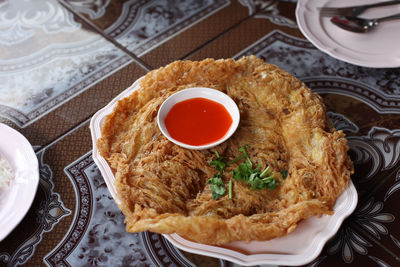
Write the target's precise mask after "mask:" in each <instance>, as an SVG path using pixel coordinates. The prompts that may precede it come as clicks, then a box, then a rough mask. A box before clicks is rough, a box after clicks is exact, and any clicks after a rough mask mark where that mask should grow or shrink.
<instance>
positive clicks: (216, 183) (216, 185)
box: [207, 174, 226, 199]
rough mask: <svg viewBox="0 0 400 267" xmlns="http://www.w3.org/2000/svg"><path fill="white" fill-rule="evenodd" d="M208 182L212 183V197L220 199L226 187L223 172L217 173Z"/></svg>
mask: <svg viewBox="0 0 400 267" xmlns="http://www.w3.org/2000/svg"><path fill="white" fill-rule="evenodd" d="M207 184H211V187H210V189H211V192H212V199H218V198H220V197H222V196H223V195H224V194H225V192H226V188H225V186H224V181H223V180H222V175H221V174H215V175H214V176H213V177H212V178H210V179H209V180H208V181H207Z"/></svg>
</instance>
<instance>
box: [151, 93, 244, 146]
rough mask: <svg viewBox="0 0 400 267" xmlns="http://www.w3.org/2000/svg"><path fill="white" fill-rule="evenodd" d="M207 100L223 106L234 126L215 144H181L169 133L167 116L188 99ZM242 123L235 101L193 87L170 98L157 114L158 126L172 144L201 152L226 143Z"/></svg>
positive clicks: (222, 94)
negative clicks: (166, 123)
mask: <svg viewBox="0 0 400 267" xmlns="http://www.w3.org/2000/svg"><path fill="white" fill-rule="evenodd" d="M198 97H201V98H206V99H209V100H212V101H215V102H217V103H219V104H221V105H223V106H224V107H225V108H226V110H227V111H228V112H229V114H230V115H231V117H232V124H231V126H230V128H229V129H228V131H227V132H226V134H225V135H224V136H223V137H222V138H220V139H218V140H217V141H215V142H212V143H209V144H205V145H201V146H193V145H188V144H185V143H182V142H179V141H178V140H176V139H174V138H172V137H171V136H170V134H169V133H168V130H167V127H166V126H165V117H166V116H167V114H168V112H169V111H170V110H171V108H172V107H173V106H174V105H175V104H176V103H179V102H182V101H184V100H187V99H191V98H198ZM239 121H240V113H239V108H238V106H237V105H236V103H235V101H233V100H232V98H230V97H229V96H228V95H227V94H224V93H223V92H221V91H218V90H215V89H211V88H207V87H193V88H188V89H184V90H182V91H179V92H177V93H175V94H173V95H171V96H170V97H168V98H167V99H166V100H165V101H164V103H162V105H161V107H160V109H159V110H158V114H157V124H158V127H159V128H160V131H161V132H162V133H163V135H164V136H165V137H166V138H168V140H170V141H171V142H173V143H175V144H177V145H179V146H181V147H184V148H187V149H194V150H201V149H209V148H211V147H214V146H217V145H219V144H221V143H222V142H224V141H226V140H227V139H228V138H229V137H231V136H232V134H233V133H234V132H235V131H236V129H237V127H238V125H239Z"/></svg>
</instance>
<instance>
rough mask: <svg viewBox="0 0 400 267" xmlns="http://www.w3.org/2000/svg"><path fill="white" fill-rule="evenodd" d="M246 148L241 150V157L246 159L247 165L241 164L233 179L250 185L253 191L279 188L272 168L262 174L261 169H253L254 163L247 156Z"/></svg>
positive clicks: (234, 172) (234, 171)
mask: <svg viewBox="0 0 400 267" xmlns="http://www.w3.org/2000/svg"><path fill="white" fill-rule="evenodd" d="M246 148H247V147H246V146H243V147H241V148H240V149H239V151H240V152H242V155H241V156H240V157H242V158H245V159H246V161H245V163H240V164H239V166H238V168H237V169H236V170H233V171H232V173H233V178H235V179H236V180H238V181H243V182H245V183H246V184H249V185H250V189H252V190H255V189H264V188H268V189H270V190H272V189H275V188H276V187H277V186H278V182H277V181H276V180H275V178H274V176H273V174H272V172H271V170H270V167H269V166H268V167H267V168H265V169H264V170H263V171H262V172H261V170H260V168H259V167H256V168H253V163H252V162H251V160H250V158H249V156H248V154H247V151H246Z"/></svg>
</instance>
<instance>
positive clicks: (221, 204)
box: [98, 56, 353, 244]
mask: <svg viewBox="0 0 400 267" xmlns="http://www.w3.org/2000/svg"><path fill="white" fill-rule="evenodd" d="M140 86H141V88H140V89H139V90H137V91H135V92H134V93H133V94H132V95H130V96H129V97H127V98H125V99H123V100H120V101H119V102H118V104H117V106H116V108H115V110H114V111H113V113H112V114H110V115H108V116H107V117H106V120H105V123H104V126H103V129H102V138H101V139H99V140H98V146H99V149H100V152H101V155H102V156H103V157H104V158H105V159H106V160H107V161H108V163H109V164H110V166H111V168H112V169H113V171H114V175H115V177H116V187H117V191H118V195H119V197H120V199H121V201H122V204H121V205H120V208H121V209H122V211H123V213H124V215H125V216H126V224H127V230H128V231H130V232H138V231H144V230H150V231H154V232H158V233H178V234H180V235H182V236H184V237H186V238H188V239H191V240H194V241H196V242H200V243H207V244H223V243H227V242H230V241H236V240H246V241H250V240H269V239H272V238H276V237H279V236H283V235H286V234H287V233H289V232H291V231H293V230H294V229H295V228H296V225H297V223H299V222H300V221H301V220H302V219H305V218H309V217H311V216H315V215H317V216H320V215H322V214H331V213H332V208H333V206H334V204H335V201H336V199H337V197H338V196H339V195H340V194H341V192H342V191H343V190H344V188H345V187H346V186H347V184H348V182H349V179H350V175H351V173H352V172H353V166H352V163H351V161H350V159H349V158H348V156H347V150H348V147H347V141H346V139H345V138H344V134H343V133H342V132H341V131H335V130H334V129H333V128H332V127H331V126H330V125H329V124H328V122H327V120H326V112H325V107H324V105H323V102H322V100H321V98H320V97H319V96H318V95H316V94H313V93H312V92H311V91H310V90H309V89H308V88H307V87H306V86H305V85H304V84H303V83H301V82H300V81H299V80H298V79H296V78H295V77H293V76H292V75H290V74H289V73H287V72H285V71H283V70H281V69H279V68H278V67H276V66H274V65H271V64H267V63H264V62H263V61H262V60H261V59H257V58H256V57H254V56H250V57H243V58H242V59H240V60H237V61H235V60H233V59H226V60H213V59H206V60H203V61H200V62H192V61H176V62H173V63H171V64H170V65H168V66H166V67H163V68H160V69H158V70H154V71H152V72H150V73H148V74H147V75H146V76H145V77H144V78H143V79H142V80H141V83H140ZM194 86H203V87H210V88H214V89H217V90H220V91H223V92H225V93H227V94H228V95H229V96H231V97H232V99H233V100H234V101H235V102H236V103H237V104H238V106H239V110H240V113H241V114H240V115H241V121H240V125H239V128H238V130H237V131H236V133H235V134H234V135H233V136H232V137H231V138H230V139H229V140H228V141H226V142H224V143H223V144H221V145H219V146H217V147H215V148H214V149H212V151H215V150H217V151H218V152H220V153H221V154H223V155H225V156H227V157H231V158H234V157H236V156H237V155H238V153H239V152H238V148H239V147H241V146H243V145H250V148H249V149H248V153H249V155H250V158H251V159H252V160H253V161H255V163H256V164H260V166H261V167H265V166H267V165H270V166H271V168H272V170H273V171H274V174H275V177H278V178H279V180H280V186H279V187H278V188H276V189H275V190H268V189H265V190H250V189H249V188H248V186H246V185H244V184H242V182H239V181H236V180H234V179H232V180H233V199H230V198H228V196H223V197H221V198H219V199H217V200H212V198H211V191H210V188H209V186H207V185H206V181H207V180H208V179H209V178H211V177H212V176H213V175H214V173H215V170H214V169H213V168H212V167H210V165H209V162H210V161H211V160H212V159H214V153H213V152H212V151H209V150H204V151H195V150H186V149H183V148H181V147H178V146H176V145H174V144H173V143H171V142H169V141H168V140H167V139H166V138H165V137H164V136H163V135H162V134H161V132H160V131H159V129H158V127H157V122H156V115H157V111H158V108H159V106H160V105H161V103H162V102H163V101H164V100H165V99H166V98H167V97H168V96H169V95H171V94H172V93H174V92H176V91H178V90H182V89H185V88H189V87H194ZM235 167H236V165H232V166H230V167H229V169H228V170H227V171H226V172H225V174H226V175H225V177H224V179H225V182H226V183H227V182H228V181H229V179H231V177H232V174H231V169H233V168H235ZM281 170H288V171H289V176H288V178H287V179H285V180H284V179H282V177H281V175H280V171H281Z"/></svg>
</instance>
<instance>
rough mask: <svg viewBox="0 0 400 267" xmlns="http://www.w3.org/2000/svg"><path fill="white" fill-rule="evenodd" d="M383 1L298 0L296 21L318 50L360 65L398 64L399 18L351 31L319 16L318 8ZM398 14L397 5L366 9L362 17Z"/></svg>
mask: <svg viewBox="0 0 400 267" xmlns="http://www.w3.org/2000/svg"><path fill="white" fill-rule="evenodd" d="M379 1H381V2H383V1H385V0H352V1H347V0H299V1H298V3H297V8H296V19H297V24H298V25H299V28H300V30H301V32H302V33H303V34H304V36H305V37H306V38H307V39H308V40H309V41H310V42H311V43H313V44H314V45H315V46H316V47H317V48H318V49H320V50H321V51H323V52H325V53H327V54H329V55H331V56H332V57H334V58H337V59H339V60H343V61H346V62H348V63H352V64H355V65H359V66H364V67H374V68H393V67H399V66H400V46H399V43H400V34H399V29H400V20H393V21H388V22H383V23H381V24H380V25H378V27H377V28H376V29H375V30H373V31H371V32H368V33H353V32H349V31H346V30H343V29H340V28H339V27H337V26H335V25H333V24H332V23H331V22H330V18H329V17H321V16H320V15H319V10H318V8H320V7H340V6H349V5H359V4H360V5H361V4H368V3H375V2H379ZM398 13H400V4H398V5H393V6H387V7H379V8H375V9H370V10H367V11H366V12H365V13H363V14H361V15H360V16H361V17H366V18H376V17H383V16H388V15H393V14H398Z"/></svg>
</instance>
